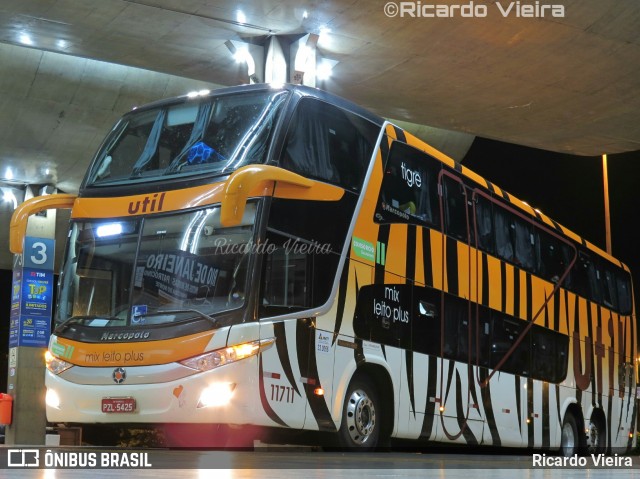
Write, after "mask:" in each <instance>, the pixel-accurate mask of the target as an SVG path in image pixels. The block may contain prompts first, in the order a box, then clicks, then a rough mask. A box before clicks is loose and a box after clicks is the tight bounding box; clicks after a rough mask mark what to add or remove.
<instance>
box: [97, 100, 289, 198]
mask: <svg viewBox="0 0 640 479" xmlns="http://www.w3.org/2000/svg"><path fill="white" fill-rule="evenodd" d="M287 95H288V93H287V92H285V91H276V90H265V91H253V92H245V93H241V94H227V95H222V96H218V97H216V96H212V97H197V98H193V99H187V100H186V101H181V102H177V103H171V104H167V105H163V106H160V107H156V108H150V109H141V110H134V111H132V112H131V113H129V114H127V115H125V116H124V117H123V118H122V119H121V120H120V121H119V122H118V123H117V124H116V126H115V127H114V129H113V130H112V131H111V133H110V134H109V136H108V137H107V139H106V140H105V142H104V144H103V145H102V147H101V149H100V151H98V154H97V156H96V160H95V161H94V163H93V165H92V167H91V169H90V170H89V173H88V175H87V179H86V185H85V186H87V187H91V186H114V185H122V184H129V183H138V182H143V181H144V182H147V181H153V180H161V179H163V180H164V179H167V178H171V177H179V176H186V175H193V174H202V173H214V174H224V173H229V172H232V171H234V170H236V169H237V168H239V167H241V166H244V165H246V164H250V163H264V161H265V160H266V154H267V151H268V146H269V142H270V140H271V137H272V133H273V130H274V127H275V125H276V122H277V119H278V116H279V114H280V111H281V109H282V108H281V106H282V105H283V103H284V100H285V98H286V97H287Z"/></svg>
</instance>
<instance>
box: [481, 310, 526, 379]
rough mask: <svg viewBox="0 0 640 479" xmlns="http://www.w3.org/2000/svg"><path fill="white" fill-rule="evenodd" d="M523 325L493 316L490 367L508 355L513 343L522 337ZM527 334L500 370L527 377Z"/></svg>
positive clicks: (496, 315)
mask: <svg viewBox="0 0 640 479" xmlns="http://www.w3.org/2000/svg"><path fill="white" fill-rule="evenodd" d="M524 327H525V324H524V322H521V321H512V320H509V319H506V317H505V316H502V315H498V314H495V315H494V317H493V339H492V343H491V361H490V363H491V367H493V368H495V366H496V365H497V364H498V363H499V362H500V361H501V360H502V358H503V357H504V356H505V355H507V354H508V353H509V351H510V350H511V348H512V347H513V345H514V344H515V342H516V341H517V340H518V338H519V337H520V336H521V335H522V332H523V331H524ZM529 347H530V345H529V334H527V336H526V337H525V338H524V339H523V340H522V341H521V342H520V344H518V346H517V347H516V348H515V349H514V350H513V351H511V354H509V356H508V357H507V360H506V361H505V362H504V364H503V366H502V370H503V371H504V372H507V373H512V374H518V375H521V376H527V375H528V374H529V373H530V371H531V366H530V357H529Z"/></svg>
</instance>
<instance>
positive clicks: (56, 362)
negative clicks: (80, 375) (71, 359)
mask: <svg viewBox="0 0 640 479" xmlns="http://www.w3.org/2000/svg"><path fill="white" fill-rule="evenodd" d="M44 362H45V364H46V366H47V369H48V370H49V371H51V372H52V373H53V374H60V373H61V372H63V371H66V370H67V369H69V368H70V367H71V366H73V364H71V363H68V362H66V361H63V360H62V359H58V358H56V357H55V356H54V355H53V354H51V351H49V350H47V352H46V353H44Z"/></svg>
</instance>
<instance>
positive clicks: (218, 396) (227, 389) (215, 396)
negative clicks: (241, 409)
mask: <svg viewBox="0 0 640 479" xmlns="http://www.w3.org/2000/svg"><path fill="white" fill-rule="evenodd" d="M235 388H236V385H235V384H234V383H217V384H211V385H209V387H206V388H205V389H204V390H203V391H202V393H200V399H199V400H198V405H197V407H198V408H203V407H219V406H226V405H227V404H229V403H230V402H231V397H232V396H233V391H234V389H235Z"/></svg>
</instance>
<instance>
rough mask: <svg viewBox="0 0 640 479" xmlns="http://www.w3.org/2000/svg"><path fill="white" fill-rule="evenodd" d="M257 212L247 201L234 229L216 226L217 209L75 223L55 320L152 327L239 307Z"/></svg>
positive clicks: (94, 324)
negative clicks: (243, 216)
mask: <svg viewBox="0 0 640 479" xmlns="http://www.w3.org/2000/svg"><path fill="white" fill-rule="evenodd" d="M255 212H256V205H255V204H253V203H249V204H248V205H247V213H246V214H245V218H244V221H243V223H242V224H241V225H239V226H236V227H232V228H224V227H222V226H221V225H220V220H219V218H220V208H207V209H201V210H198V211H192V212H188V213H180V214H174V215H162V216H153V217H148V218H144V219H136V220H126V221H120V222H108V223H106V222H104V221H88V222H76V223H74V224H73V227H72V231H71V237H70V247H69V251H68V253H67V258H66V260H65V265H64V271H63V277H62V279H61V292H60V301H59V302H60V308H59V318H58V319H59V320H66V319H69V318H71V317H74V318H80V319H81V320H82V321H83V322H84V323H85V324H88V325H93V326H125V325H149V324H159V323H166V322H175V321H182V320H186V319H191V318H193V317H198V316H203V315H204V316H211V315H215V314H217V313H220V312H222V311H228V310H233V309H237V308H240V307H242V306H243V305H244V303H245V297H246V294H247V291H246V285H247V275H248V268H249V262H250V261H249V260H250V257H251V252H252V244H253V223H254V218H255Z"/></svg>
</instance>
